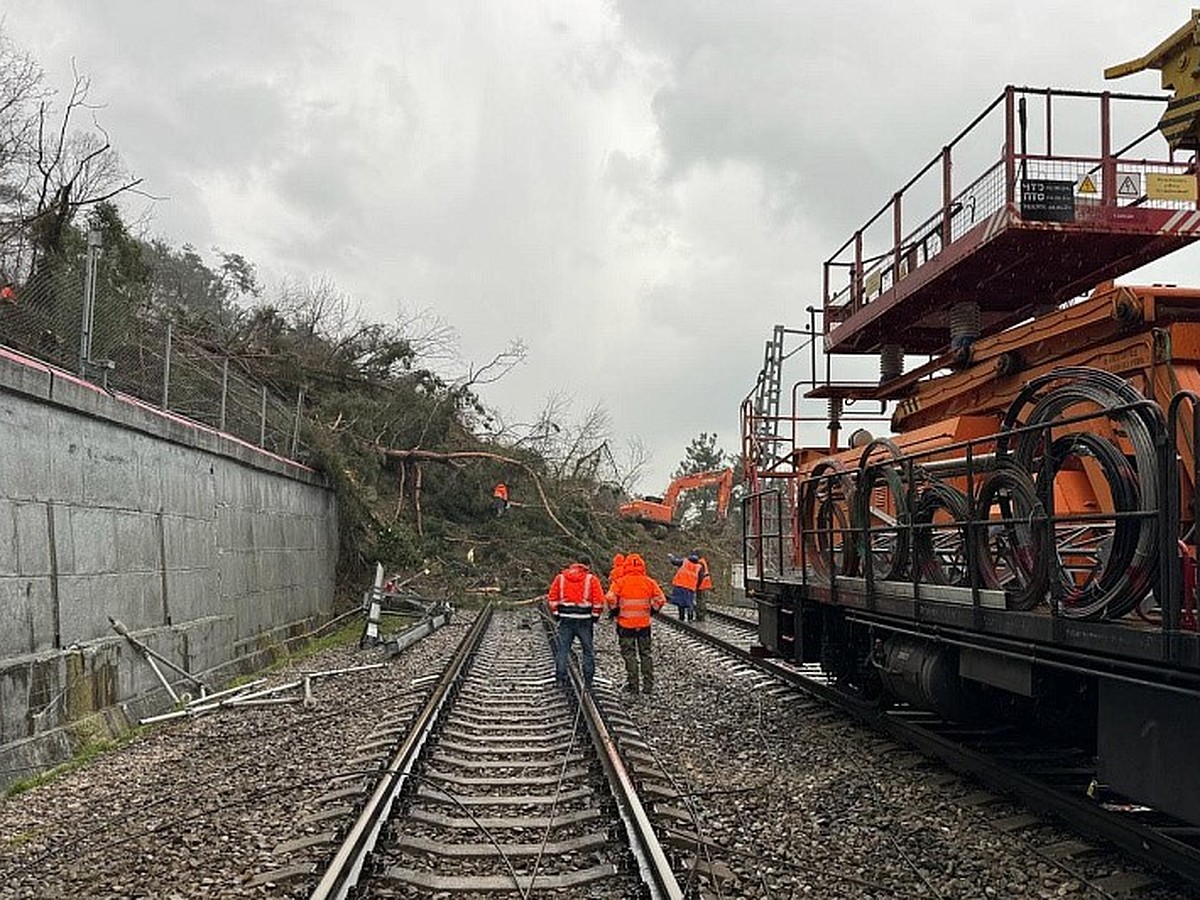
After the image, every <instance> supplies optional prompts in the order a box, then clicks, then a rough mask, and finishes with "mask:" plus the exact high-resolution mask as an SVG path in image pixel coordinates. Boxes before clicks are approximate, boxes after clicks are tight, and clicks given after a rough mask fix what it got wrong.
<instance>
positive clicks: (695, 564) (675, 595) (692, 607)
mask: <svg viewBox="0 0 1200 900" xmlns="http://www.w3.org/2000/svg"><path fill="white" fill-rule="evenodd" d="M670 559H671V564H672V565H674V566H678V567H679V568H678V569H677V570H676V572H675V577H674V578H673V579H672V580H671V603H672V604H673V605H674V606H677V607H679V618H680V620H681V621H685V622H686V621H687V620H689V619H690V620H691V621H693V622H694V621H695V620H696V592H697V591H698V590H699V589H700V581H701V577H702V573H701V571H700V554H699V553H696V552H694V551H693V552H692V553H689V554H688V556H687V558H686V559H681V558H680V557H678V556H674V555H672V556H671V557H670Z"/></svg>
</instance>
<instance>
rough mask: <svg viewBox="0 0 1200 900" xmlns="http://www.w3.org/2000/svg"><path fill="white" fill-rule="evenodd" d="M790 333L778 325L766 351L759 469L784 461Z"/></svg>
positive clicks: (757, 429)
mask: <svg viewBox="0 0 1200 900" xmlns="http://www.w3.org/2000/svg"><path fill="white" fill-rule="evenodd" d="M787 331H788V329H786V328H784V326H782V325H776V326H775V329H774V331H773V332H772V333H771V337H770V339H769V340H768V341H767V342H766V348H765V350H764V351H763V367H762V371H761V372H760V373H759V378H758V384H757V385H755V391H754V414H755V423H754V436H755V438H756V439H757V443H758V446H759V448H760V457H761V458H760V463H759V467H760V468H763V469H770V468H772V467H774V466H775V464H776V463H778V462H779V460H780V459H781V458H782V456H783V454H782V452H781V445H782V443H783V442H784V437H783V436H782V435H781V434H780V433H779V390H780V383H781V379H782V376H783V359H784V354H783V340H784V335H785V334H786V333H787Z"/></svg>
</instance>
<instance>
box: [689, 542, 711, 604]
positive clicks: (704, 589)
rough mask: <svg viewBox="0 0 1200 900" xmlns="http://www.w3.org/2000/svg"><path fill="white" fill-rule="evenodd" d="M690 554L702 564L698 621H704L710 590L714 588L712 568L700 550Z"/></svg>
mask: <svg viewBox="0 0 1200 900" xmlns="http://www.w3.org/2000/svg"><path fill="white" fill-rule="evenodd" d="M689 556H695V557H697V562H698V564H699V566H700V580H699V582H698V583H697V584H696V621H697V622H703V621H704V613H705V611H706V610H707V609H708V592H709V591H711V590H712V586H713V584H712V570H710V569H709V568H708V560H707V559H705V558H704V555H703V554H702V553H701V552H700V551H699V550H693V551H692V552H691V554H689Z"/></svg>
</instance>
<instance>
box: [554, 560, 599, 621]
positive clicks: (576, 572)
mask: <svg viewBox="0 0 1200 900" xmlns="http://www.w3.org/2000/svg"><path fill="white" fill-rule="evenodd" d="M546 602H547V603H549V604H550V615H552V616H561V617H562V618H564V619H598V618H600V614H601V613H602V612H604V587H603V586H602V585H601V584H600V579H599V578H597V577H596V576H595V575H593V574H592V573H591V572H590V571H588V567H587V566H585V565H584V564H583V563H571V565H569V566H567V568H565V569H563V570H562V571H561V572H559V573H558V575H557V576H556V577H555V579H554V580H553V581H552V582H550V589H549V590H548V591H546Z"/></svg>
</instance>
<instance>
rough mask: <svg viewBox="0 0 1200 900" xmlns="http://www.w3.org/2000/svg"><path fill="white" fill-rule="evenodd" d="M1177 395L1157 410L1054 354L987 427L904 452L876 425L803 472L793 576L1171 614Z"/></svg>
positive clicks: (1085, 613)
mask: <svg viewBox="0 0 1200 900" xmlns="http://www.w3.org/2000/svg"><path fill="white" fill-rule="evenodd" d="M1193 402H1194V401H1193ZM1177 407H1178V404H1177V403H1173V404H1172V407H1171V423H1170V425H1168V422H1167V417H1164V415H1163V412H1162V410H1161V409H1160V408H1159V407H1158V406H1157V404H1155V403H1153V402H1152V401H1149V400H1146V399H1145V398H1144V397H1142V396H1141V395H1140V394H1139V393H1138V392H1137V391H1136V390H1135V389H1134V388H1132V387H1131V386H1129V384H1128V383H1127V382H1125V381H1124V380H1122V379H1120V378H1118V377H1116V376H1114V375H1112V374H1111V373H1107V372H1102V371H1099V370H1095V369H1082V368H1071V369H1058V370H1055V371H1053V372H1051V373H1049V374H1048V375H1045V376H1042V377H1040V378H1036V379H1034V380H1032V381H1031V382H1030V384H1029V386H1028V387H1027V388H1026V389H1025V391H1023V392H1022V394H1021V395H1019V396H1018V398H1017V399H1016V400H1015V401H1014V402H1013V404H1012V405H1011V406H1010V408H1009V410H1008V413H1007V415H1006V416H1005V417H1004V420H1003V423H1002V427H1001V430H1000V432H999V433H997V434H996V435H994V436H992V437H988V438H976V439H972V440H968V441H962V442H959V443H954V444H948V445H944V446H940V447H936V448H931V449H927V450H923V451H921V452H917V453H910V454H905V453H902V452H901V451H900V449H899V448H898V447H897V446H896V444H894V443H893V442H892V441H890V440H887V439H880V440H876V441H873V442H871V443H870V444H868V445H867V446H866V447H865V448H863V451H862V454H861V456H860V457H859V461H858V465H857V466H856V467H855V468H850V467H849V466H847V465H845V464H843V463H841V462H840V461H839V460H837V459H836V458H829V459H828V460H824V461H821V462H819V463H817V464H816V465H815V466H813V468H812V469H810V471H809V473H808V475H807V477H806V478H805V479H804V480H803V481H802V482H801V483H800V485H799V502H798V515H797V517H796V520H795V521H796V527H797V529H798V531H799V546H800V565H801V570H802V573H803V578H804V579H805V580H806V581H807V580H808V579H813V580H815V581H817V582H819V583H825V584H830V585H835V586H836V585H848V584H850V583H851V580H853V581H854V582H855V583H859V584H860V586H861V589H863V590H865V592H866V594H867V597H868V599H870V598H871V597H873V596H875V595H876V594H877V593H878V591H879V590H880V589H881V588H882V587H883V586H884V585H886V584H887V583H889V582H890V583H898V584H907V585H911V594H910V596H913V597H920V596H922V590H921V589H922V587H926V588H928V590H927V591H926V593H927V594H929V595H933V594H935V593H936V594H938V595H939V596H941V595H945V596H950V595H957V594H961V595H962V596H961V598H960V602H969V603H971V604H973V605H975V606H980V605H998V606H1001V607H1004V608H1008V609H1016V610H1030V609H1033V608H1035V607H1037V606H1039V605H1041V604H1043V603H1046V602H1049V606H1050V611H1051V614H1052V615H1056V616H1062V617H1065V618H1073V619H1116V618H1121V617H1123V616H1125V615H1127V614H1129V613H1136V614H1137V615H1139V616H1140V617H1142V618H1143V619H1147V620H1151V621H1154V622H1156V623H1157V622H1159V621H1160V617H1161V623H1162V627H1164V628H1166V629H1174V628H1178V627H1179V623H1180V621H1181V614H1179V613H1178V612H1177V611H1176V609H1175V606H1176V604H1178V603H1179V598H1180V596H1181V594H1180V593H1178V592H1175V591H1172V589H1171V588H1170V583H1171V582H1170V580H1169V579H1167V578H1165V577H1164V575H1163V573H1164V572H1167V571H1173V570H1174V569H1175V568H1178V566H1179V556H1178V551H1177V547H1178V534H1179V530H1180V528H1179V526H1180V522H1179V516H1178V515H1172V514H1171V513H1169V512H1164V510H1165V509H1169V504H1170V502H1171V501H1170V488H1169V484H1170V481H1169V479H1170V477H1174V478H1175V479H1176V482H1175V483H1176V484H1177V483H1178V482H1177V479H1178V466H1177V464H1176V462H1175V457H1176V454H1175V450H1174V441H1175V434H1174V432H1175V431H1176V430H1177V428H1176V427H1175V421H1176V420H1177ZM1081 409H1085V410H1086V411H1084V412H1079V410H1081ZM1193 418H1195V407H1193ZM1193 428H1194V430H1196V432H1197V433H1200V424H1197V423H1196V422H1195V421H1193ZM1194 484H1195V481H1193V485H1194ZM1177 491H1178V489H1177V488H1176V494H1175V496H1176V497H1177V496H1178V493H1177ZM1177 507H1178V504H1177V505H1176V508H1177ZM1194 540H1195V536H1194V534H1193V536H1192V541H1193V543H1192V544H1191V546H1192V548H1193V552H1194V547H1195V544H1194ZM956 592H957V593H956ZM1183 596H1184V605H1185V606H1187V607H1188V608H1189V609H1190V602H1191V599H1190V595H1188V594H1187V592H1183ZM1193 621H1194V619H1193Z"/></svg>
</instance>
